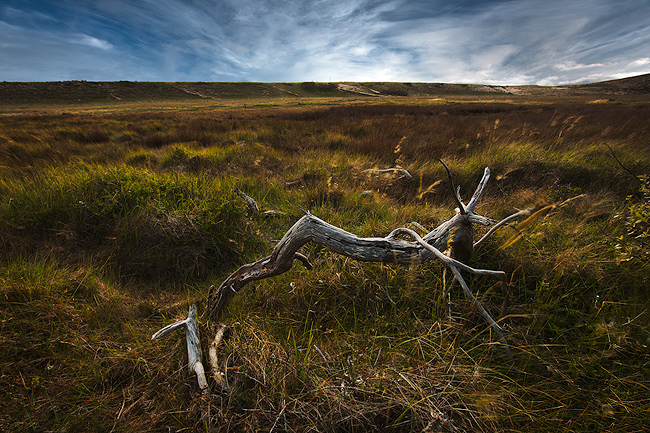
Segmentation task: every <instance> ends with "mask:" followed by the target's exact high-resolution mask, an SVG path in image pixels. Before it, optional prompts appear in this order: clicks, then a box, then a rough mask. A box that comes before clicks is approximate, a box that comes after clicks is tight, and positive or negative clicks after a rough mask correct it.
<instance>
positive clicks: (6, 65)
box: [0, 0, 650, 84]
mask: <svg viewBox="0 0 650 433" xmlns="http://www.w3.org/2000/svg"><path fill="white" fill-rule="evenodd" d="M648 46H650V4H649V3H648V2H647V0H626V1H621V2H611V1H610V0H575V1H572V2H567V1H565V0H546V1H544V2H540V1H538V0H519V1H506V0H484V1H475V0H472V1H470V0H461V1H456V2H448V1H443V0H320V1H317V0H311V1H304V0H284V1H281V0H141V1H132V0H87V1H79V0H76V1H71V0H59V1H35V0H4V1H3V3H2V4H1V5H0V56H1V57H2V58H3V59H5V60H4V61H3V62H0V80H35V81H44V80H67V79H86V80H142V81H144V80H160V81H194V80H197V81H198V80H201V81H245V80H246V81H307V80H316V81H330V80H336V81H339V80H350V81H352V80H355V81H356V80H358V81H388V80H393V81H446V82H482V83H494V84H560V83H573V82H585V81H596V80H601V79H609V78H617V77H622V76H629V75H635V74H640V73H646V72H648V71H650V59H649V58H648V57H649V55H648V54H647V52H646V51H647V47H648ZM6 59H9V60H6Z"/></svg>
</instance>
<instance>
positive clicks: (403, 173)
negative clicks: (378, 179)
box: [362, 168, 413, 179]
mask: <svg viewBox="0 0 650 433" xmlns="http://www.w3.org/2000/svg"><path fill="white" fill-rule="evenodd" d="M362 173H400V174H401V176H400V177H399V178H398V179H402V178H403V177H406V178H408V179H413V176H411V173H409V172H408V171H407V170H405V169H403V168H368V169H366V170H363V171H362Z"/></svg>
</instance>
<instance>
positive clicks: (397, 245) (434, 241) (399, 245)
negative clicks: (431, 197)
mask: <svg viewBox="0 0 650 433" xmlns="http://www.w3.org/2000/svg"><path fill="white" fill-rule="evenodd" d="M441 162H442V161H441ZM443 165H445V164H444V162H443ZM445 168H446V169H447V172H448V175H449V177H450V182H451V172H450V171H449V169H448V167H447V166H446V165H445ZM489 177H490V170H489V169H488V168H486V169H485V171H484V173H483V177H482V179H481V181H480V182H479V185H478V187H477V189H476V191H475V192H474V194H473V196H472V198H471V200H470V202H469V203H468V204H467V206H464V205H463V204H462V202H461V201H460V197H459V196H458V194H457V193H454V196H455V199H456V202H457V205H458V206H459V213H457V214H456V215H455V216H453V217H452V218H450V219H449V220H448V221H445V222H444V223H442V224H441V225H439V226H438V227H436V228H435V229H434V230H432V231H431V232H430V233H428V234H427V235H426V236H424V237H420V236H419V235H418V234H417V233H415V232H414V231H413V230H410V229H406V228H399V229H396V230H394V231H393V232H392V233H390V234H389V235H388V236H386V237H383V238H360V237H358V236H356V235H354V234H352V233H349V232H347V231H345V230H343V229H341V228H339V227H336V226H333V225H331V224H329V223H327V222H325V221H323V220H321V219H320V218H317V217H316V216H314V215H312V214H311V213H309V212H307V213H306V215H304V216H303V217H302V218H300V219H299V220H298V221H297V222H296V223H295V224H294V225H293V226H292V227H291V228H290V229H289V230H288V231H287V232H286V233H285V235H284V236H283V237H282V239H281V240H280V241H279V242H278V244H277V245H276V246H275V248H274V249H273V252H272V253H271V254H270V255H269V256H267V257H264V258H262V259H260V260H258V261H256V262H254V263H249V264H246V265H243V266H242V267H240V268H239V269H238V270H236V271H235V272H234V273H232V274H231V275H230V276H229V277H228V278H226V280H224V281H223V282H222V283H221V285H220V286H219V287H218V288H216V289H215V288H214V287H211V288H210V291H209V293H208V299H207V309H206V314H208V315H209V316H210V317H211V318H212V319H213V320H217V319H218V318H219V317H220V315H221V314H222V313H223V312H224V310H225V309H226V308H227V307H228V305H229V303H230V301H231V299H232V298H233V296H234V295H235V294H236V293H237V292H239V291H240V290H242V289H243V288H244V287H245V286H246V284H248V283H249V282H251V281H255V280H261V279H264V278H270V277H273V276H276V275H279V274H282V273H284V272H287V271H288V270H289V269H291V268H292V267H293V262H294V260H296V259H297V260H300V261H301V262H302V263H303V264H305V265H306V266H307V265H308V262H307V261H306V258H305V257H304V256H303V255H301V254H300V253H299V252H298V250H299V249H300V248H301V247H302V246H303V245H305V244H306V243H307V242H314V243H316V244H318V245H321V246H322V247H324V248H327V249H328V250H330V251H332V252H335V253H338V254H341V255H344V256H346V257H349V258H352V259H355V260H359V261H366V262H381V263H397V264H403V265H412V264H420V263H425V262H428V261H431V260H434V259H438V260H441V261H442V262H443V263H444V264H445V265H446V266H447V267H449V268H450V269H451V271H452V272H453V273H454V276H455V277H456V279H458V281H459V283H460V284H461V287H462V288H463V291H464V292H465V295H466V296H467V297H468V298H469V300H470V301H471V302H472V304H473V305H475V306H476V307H477V309H478V311H479V312H480V314H481V315H482V316H483V317H484V318H485V320H486V321H487V322H488V323H489V324H490V326H491V327H492V328H493V329H494V330H495V332H496V334H497V335H498V337H499V339H500V340H501V342H502V343H503V344H504V345H505V348H506V351H507V352H508V356H510V349H509V347H508V343H507V341H506V339H505V336H504V335H503V330H502V329H501V327H500V326H499V325H498V324H497V323H496V322H495V321H494V319H493V318H492V317H491V316H490V314H489V313H488V312H487V310H485V309H484V308H483V307H482V306H481V305H480V303H479V302H478V300H477V299H476V298H475V297H474V295H473V294H472V292H471V291H470V289H469V287H468V286H467V284H466V282H465V280H464V279H463V277H462V275H461V274H460V270H463V271H466V272H470V273H474V274H481V275H491V276H496V277H499V278H500V279H501V281H502V288H503V289H504V293H507V290H506V286H507V283H506V276H505V273H504V272H502V271H491V270H484V269H474V268H471V267H469V266H467V265H465V264H464V263H462V262H463V261H466V260H468V259H469V258H470V257H471V255H472V253H473V247H474V244H473V231H472V224H473V223H479V224H483V225H490V224H492V223H493V222H494V221H493V220H491V219H489V218H485V217H483V216H480V215H478V214H476V213H474V209H475V207H476V205H477V204H478V201H479V199H480V196H481V194H482V192H483V190H484V188H485V185H486V184H487V181H488V179H489ZM452 188H453V183H452ZM519 214H520V213H519ZM519 214H517V215H519ZM399 235H408V236H410V237H412V238H413V239H414V240H415V242H412V241H406V240H403V239H400V238H399V237H398V236H399ZM445 250H449V251H448V256H447V255H445V254H443V251H445Z"/></svg>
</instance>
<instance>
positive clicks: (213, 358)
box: [208, 324, 228, 392]
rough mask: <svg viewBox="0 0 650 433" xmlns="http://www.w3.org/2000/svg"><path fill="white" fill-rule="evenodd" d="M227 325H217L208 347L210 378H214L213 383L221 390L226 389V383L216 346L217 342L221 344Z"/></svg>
mask: <svg viewBox="0 0 650 433" xmlns="http://www.w3.org/2000/svg"><path fill="white" fill-rule="evenodd" d="M227 329H228V327H227V326H226V325H223V324H222V325H219V326H218V327H217V330H216V332H215V336H214V340H212V343H211V344H210V349H208V360H209V362H210V370H211V371H212V379H214V381H215V383H216V384H217V386H219V388H221V390H223V391H226V392H227V391H228V383H227V381H226V375H225V373H224V371H225V370H226V369H225V367H224V368H223V371H222V369H221V367H220V366H219V358H218V357H217V347H218V346H219V344H221V341H222V340H223V337H224V335H225V334H226V330H227Z"/></svg>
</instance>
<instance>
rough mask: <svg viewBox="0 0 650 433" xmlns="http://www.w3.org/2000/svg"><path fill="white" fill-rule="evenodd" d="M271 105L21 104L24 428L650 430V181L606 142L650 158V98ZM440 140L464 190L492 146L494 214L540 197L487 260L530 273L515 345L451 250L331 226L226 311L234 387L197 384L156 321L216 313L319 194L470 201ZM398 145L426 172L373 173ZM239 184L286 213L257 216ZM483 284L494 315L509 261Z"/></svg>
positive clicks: (364, 214) (0, 217)
mask: <svg viewBox="0 0 650 433" xmlns="http://www.w3.org/2000/svg"><path fill="white" fill-rule="evenodd" d="M199 84H200V83H199ZM199 84H197V86H198V85H199ZM283 86H285V87H282V89H284V90H285V91H286V90H290V91H292V92H295V93H300V92H311V93H313V94H316V93H318V92H321V93H323V92H324V93H327V92H330V91H331V90H332V89H330V88H328V87H327V86H325V85H321V84H318V83H311V84H310V83H307V84H304V85H300V84H286V85H283ZM322 86H325V87H322ZM204 90H206V89H204ZM276 90H277V89H276ZM384 90H385V91H392V92H393V93H396V92H398V91H401V90H403V89H401V88H395V89H392V88H387V89H384ZM206 91H207V90H206ZM278 91H280V90H278ZM285 93H286V92H285ZM269 101H270V103H272V104H274V105H273V106H271V105H267V106H264V105H260V104H264V103H269ZM258 102H259V104H257V106H254V107H253V106H252V105H255V104H253V103H251V101H247V102H246V105H247V106H246V107H245V108H244V107H243V103H241V104H240V102H237V103H232V104H230V105H227V106H225V105H224V106H217V105H215V104H214V103H212V102H209V101H208V102H204V103H202V104H194V105H192V104H185V105H184V104H179V105H178V106H176V108H173V109H171V108H169V107H167V106H164V105H157V104H153V103H152V104H150V105H146V104H143V103H141V102H133V103H128V101H127V102H122V103H121V105H113V106H112V107H108V108H107V106H105V105H94V106H93V105H85V106H79V107H74V106H67V107H66V110H67V111H66V113H62V112H61V109H60V107H57V106H49V107H43V108H34V107H29V108H25V109H19V108H16V107H13V108H12V109H11V110H7V111H6V112H3V114H1V115H0V335H1V336H2V337H1V339H0V353H2V356H1V357H0V388H1V389H3V390H4V395H5V396H6V397H4V398H2V399H0V428H1V429H2V430H8V431H19V432H20V431H25V432H27V431H84V430H92V431H106V432H109V431H121V430H127V429H128V430H131V431H183V430H188V429H189V430H197V431H232V432H236V431H246V430H250V431H270V430H273V431H310V430H311V431H394V432H401V431H438V430H441V431H449V430H452V429H453V430H455V431H506V432H507V431H512V432H515V431H522V430H527V431H535V432H537V431H539V432H543V431H564V432H587V431H612V432H614V431H616V432H620V431H626V432H627V431H629V432H633V431H641V430H642V429H643V426H644V425H646V424H648V422H650V400H649V399H648V397H647V396H648V393H649V392H650V390H649V386H650V381H649V380H648V377H650V363H649V361H650V349H649V347H650V338H649V336H650V317H649V315H648V313H647V310H648V292H647V287H648V284H649V282H648V275H650V272H649V271H650V269H649V267H648V266H649V265H648V261H647V252H646V250H647V242H646V240H647V236H645V235H644V233H645V229H646V228H647V227H646V226H645V225H644V224H646V222H647V220H644V218H646V217H647V195H645V196H644V193H643V192H642V191H641V190H640V189H639V186H640V184H639V182H638V181H636V180H634V179H633V178H632V177H631V176H630V175H629V173H627V172H625V171H624V170H623V169H621V167H620V166H619V165H618V163H617V162H616V161H615V160H614V159H613V157H612V156H611V153H610V150H609V149H608V148H607V146H605V144H607V145H609V146H610V147H611V148H612V149H613V151H614V152H615V154H616V156H617V158H618V159H619V160H620V161H621V162H622V163H623V164H624V165H625V166H626V167H627V168H629V169H630V170H631V171H633V172H634V173H637V174H638V175H642V174H647V173H648V172H650V155H648V154H647V152H645V150H646V147H647V140H648V124H647V119H648V118H649V115H650V106H649V105H648V104H646V103H638V102H628V103H610V104H580V103H575V101H574V102H562V101H559V102H558V101H555V102H553V101H545V102H544V103H534V101H527V102H526V103H483V102H467V101H465V102H463V103H451V102H441V101H435V102H426V101H422V100H408V99H402V100H400V101H399V102H398V103H385V102H386V101H385V100H384V101H378V102H369V101H363V102H358V101H355V100H352V99H350V100H349V101H348V102H347V103H342V102H341V100H339V101H338V103H335V104H332V105H322V104H320V103H319V104H317V105H304V106H296V105H293V102H287V101H284V102H282V101H280V100H279V99H273V100H266V101H265V100H263V99H260V100H259V101H258ZM379 102H381V103H379ZM437 158H443V159H444V160H445V161H446V162H447V163H448V164H449V165H450V167H451V168H452V171H453V173H454V179H455V182H456V183H457V184H458V185H460V187H461V195H462V196H463V197H464V199H465V200H467V199H468V197H469V195H470V194H471V193H472V192H473V189H474V187H475V185H476V183H477V182H478V180H479V179H480V177H481V174H482V171H483V168H484V167H485V166H489V167H490V168H491V170H492V177H491V179H490V182H489V184H488V187H487V190H486V192H485V193H484V196H483V200H482V202H481V204H480V205H479V207H478V208H477V210H478V212H479V213H480V214H482V215H485V216H487V217H491V218H494V219H499V218H502V217H505V216H507V215H508V214H510V213H512V212H513V208H525V207H532V208H533V209H534V210H536V211H537V210H539V211H540V212H539V213H538V214H536V217H535V218H533V219H531V220H530V221H527V222H526V223H524V224H521V225H520V226H518V227H508V228H504V229H502V230H501V231H500V232H498V233H497V234H495V235H494V237H493V238H491V239H490V240H489V241H488V242H487V243H486V244H485V245H483V246H482V247H481V248H480V249H479V250H478V251H477V252H476V254H475V256H474V258H473V259H472V262H471V265H472V266H475V267H480V268H487V269H500V270H504V271H506V273H507V275H508V278H509V281H510V298H511V299H510V304H511V308H510V310H509V315H507V316H506V317H503V318H501V319H500V323H501V324H502V326H504V328H505V331H506V335H507V338H508V340H509V341H510V343H511V346H512V350H513V353H514V357H515V362H514V363H513V364H510V363H509V362H508V360H507V357H506V356H505V352H504V351H503V348H502V346H501V345H500V344H499V343H498V339H497V338H496V336H494V335H492V333H491V330H490V328H489V327H488V326H487V325H486V324H485V322H484V321H483V320H482V318H481V316H480V315H478V314H477V312H476V311H475V310H474V309H472V307H471V306H470V305H469V304H468V302H467V301H466V300H465V299H464V297H463V295H462V293H461V292H460V291H459V290H458V289H457V288H455V289H453V290H452V291H451V299H450V302H449V305H447V303H446V302H445V300H444V299H442V292H443V285H444V284H445V279H446V284H449V282H450V279H451V278H450V276H449V274H447V275H446V276H444V277H443V269H442V266H441V265H440V264H439V263H429V264H426V265H422V266H410V267H404V266H395V265H382V264H376V263H359V262H355V261H352V260H350V259H347V258H345V257H341V256H337V255H334V254H332V253H329V252H328V251H325V250H323V249H321V248H319V247H318V246H315V245H309V244H308V245H306V246H305V247H304V249H303V253H304V254H306V255H307V256H309V258H310V261H311V262H312V263H313V265H314V269H313V270H311V271H307V270H306V269H304V268H302V267H300V266H296V267H295V268H294V269H292V270H291V271H289V272H287V273H285V274H283V275H280V276H278V277H275V278H272V279H268V280H263V281H259V282H256V283H252V284H250V285H249V286H248V287H247V288H246V289H245V291H243V292H242V293H239V294H237V296H235V298H234V301H233V303H232V304H231V306H230V308H229V310H228V311H227V312H226V314H225V315H224V317H223V321H224V323H226V324H227V325H228V326H229V331H228V337H227V338H226V340H225V341H224V343H223V344H222V345H221V346H220V349H219V359H220V362H221V363H222V364H225V366H226V368H225V371H226V374H227V378H228V382H229V384H230V388H231V392H230V393H229V394H223V395H222V394H218V393H213V394H212V395H210V396H201V395H200V394H199V392H198V389H197V386H196V382H195V379H194V378H193V377H191V376H188V373H187V365H186V364H187V355H186V353H185V352H186V349H185V342H184V341H183V340H184V339H183V337H182V335H181V334H178V335H172V336H169V337H166V338H165V339H163V340H160V341H153V342H152V341H151V340H150V336H151V334H153V333H154V332H155V331H156V330H158V329H160V328H162V327H163V326H165V325H167V324H169V323H171V322H173V321H176V320H179V319H182V318H184V317H185V316H186V314H187V309H188V307H189V305H191V304H192V303H197V305H198V308H199V314H201V313H202V311H203V308H204V306H205V297H206V295H207V290H208V287H209V286H210V285H211V284H219V283H220V282H221V281H222V280H223V279H224V278H225V277H226V276H227V275H228V274H230V273H231V272H233V271H234V270H236V269H237V267H238V266H240V265H242V264H244V263H249V262H251V261H254V260H257V259H259V258H261V257H263V256H265V255H267V254H268V253H269V252H270V251H271V250H272V248H273V245H274V244H275V242H277V240H278V239H280V238H281V236H282V235H283V234H284V232H285V231H286V230H287V229H288V228H289V227H290V226H291V224H293V222H295V221H296V220H297V219H298V218H299V217H300V216H301V215H302V212H303V211H302V210H301V209H307V210H310V211H311V212H312V213H314V214H315V215H317V216H319V217H321V218H323V219H325V220H326V221H328V222H331V223H333V224H336V225H338V226H340V227H342V228H344V229H346V230H348V231H351V232H353V233H355V234H358V235H361V236H385V235H386V234H388V233H389V232H390V231H391V230H393V229H394V228H397V227H402V226H406V225H408V224H409V223H411V222H413V221H417V222H419V223H421V224H422V225H424V226H425V227H426V228H427V229H431V228H433V227H435V226H436V225H437V224H439V223H440V222H441V221H443V220H445V219H447V218H449V217H450V216H452V215H453V206H454V204H453V201H452V199H451V197H450V192H449V187H448V184H447V182H446V173H445V172H444V169H443V168H442V167H441V166H440V164H439V163H438V162H437ZM395 166H400V167H403V168H405V169H407V170H408V171H409V172H410V173H411V174H412V175H413V179H406V178H402V179H400V178H399V176H397V175H395V174H390V173H387V174H380V173H370V172H364V170H366V169H368V168H386V167H395ZM439 181H440V182H439ZM235 188H239V189H240V190H242V191H244V192H245V193H246V194H248V195H250V196H252V197H254V198H255V199H256V200H257V201H258V203H259V205H260V207H261V208H262V210H268V209H275V210H280V211H282V212H284V213H285V214H284V215H281V216H275V217H264V216H262V215H257V214H254V213H252V212H251V211H250V210H249V209H248V208H247V206H246V203H245V202H244V200H243V199H242V198H241V197H239V196H238V195H237V194H236V193H235ZM575 197H578V198H575ZM572 198H573V199H572ZM571 199H572V200H571ZM551 205H554V206H551ZM644 221H645V222H644ZM479 232H480V230H479ZM468 282H469V284H470V287H472V289H473V290H474V291H475V293H476V294H477V297H478V298H479V299H481V302H482V303H483V305H485V307H486V308H487V309H488V310H489V311H490V312H492V313H493V314H494V315H496V314H497V312H498V310H499V306H500V305H501V301H502V299H501V296H502V295H501V292H500V289H499V287H498V284H496V283H497V282H496V281H493V280H491V279H490V278H486V277H468ZM202 325H203V326H202V338H203V344H204V346H205V347H204V349H205V352H207V344H208V343H209V340H210V339H211V338H212V336H211V335H210V333H211V332H212V331H211V329H209V327H208V326H207V324H206V323H205V322H203V324H202Z"/></svg>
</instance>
